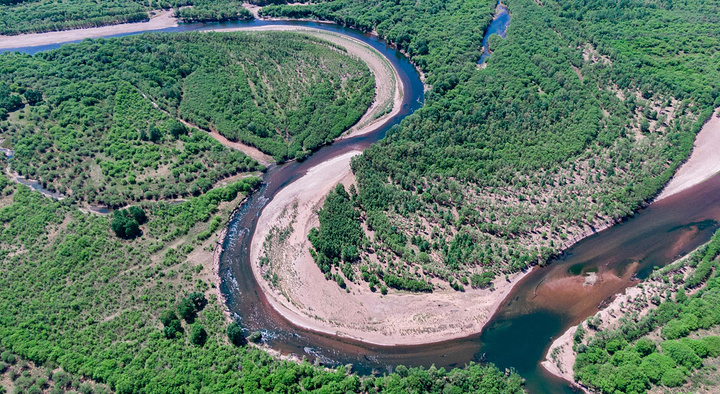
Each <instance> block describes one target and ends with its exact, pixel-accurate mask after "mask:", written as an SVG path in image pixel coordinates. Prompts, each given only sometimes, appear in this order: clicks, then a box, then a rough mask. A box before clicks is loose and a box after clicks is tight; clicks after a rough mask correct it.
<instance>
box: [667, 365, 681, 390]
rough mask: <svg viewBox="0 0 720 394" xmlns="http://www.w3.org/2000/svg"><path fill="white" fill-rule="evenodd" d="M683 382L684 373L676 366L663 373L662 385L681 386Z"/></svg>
mask: <svg viewBox="0 0 720 394" xmlns="http://www.w3.org/2000/svg"><path fill="white" fill-rule="evenodd" d="M683 383H685V374H684V373H683V372H682V371H681V370H679V369H677V368H673V369H671V370H669V371H667V372H665V373H664V374H663V377H662V384H663V386H667V387H678V386H681V385H682V384H683Z"/></svg>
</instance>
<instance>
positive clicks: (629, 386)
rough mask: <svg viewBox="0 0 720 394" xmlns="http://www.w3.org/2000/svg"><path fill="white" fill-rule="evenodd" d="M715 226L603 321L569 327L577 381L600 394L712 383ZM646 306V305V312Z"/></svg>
mask: <svg viewBox="0 0 720 394" xmlns="http://www.w3.org/2000/svg"><path fill="white" fill-rule="evenodd" d="M718 256H720V232H718V233H716V234H715V236H714V237H713V239H712V240H711V241H710V243H709V244H707V245H705V246H704V247H702V248H701V249H700V250H698V251H696V252H694V253H693V254H692V255H691V256H690V258H688V259H687V260H681V261H679V262H677V263H675V264H672V265H670V266H667V267H665V268H662V269H659V270H656V272H655V273H654V274H653V277H651V278H650V280H648V281H645V282H643V283H642V284H641V285H640V286H642V288H643V290H646V291H644V292H643V293H642V294H639V295H637V296H636V297H635V298H634V299H630V300H629V301H628V303H627V305H626V306H624V307H623V309H621V310H619V311H617V312H615V313H617V314H618V315H619V316H620V318H619V324H618V325H617V326H616V327H615V326H613V327H611V328H610V327H605V325H604V323H605V322H603V321H602V319H600V318H599V316H591V317H589V318H588V319H587V321H586V322H585V323H584V324H582V325H581V326H579V328H578V330H577V331H576V333H575V337H574V339H575V344H574V347H573V349H574V351H575V352H577V358H576V360H575V365H574V371H575V379H576V380H577V381H579V382H581V383H582V384H584V385H587V386H588V387H590V388H592V389H595V390H597V391H599V392H602V393H615V392H618V391H620V392H623V393H644V392H646V391H648V390H650V389H652V388H654V387H658V386H659V387H681V389H682V390H685V391H694V390H697V389H700V388H702V387H708V386H717V385H718V384H720V381H718V380H717V372H715V369H716V366H717V362H718V361H720V336H717V334H718V326H720V311H718V308H717V305H718V302H720V275H719V274H718V272H719V271H718V268H719V267H720V266H719V265H718ZM648 309H649V310H648Z"/></svg>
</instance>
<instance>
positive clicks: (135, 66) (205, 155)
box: [0, 32, 374, 207]
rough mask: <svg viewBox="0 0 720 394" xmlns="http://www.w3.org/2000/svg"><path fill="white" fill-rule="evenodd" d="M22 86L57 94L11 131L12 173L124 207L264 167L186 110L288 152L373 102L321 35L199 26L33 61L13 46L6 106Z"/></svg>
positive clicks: (363, 74)
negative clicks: (211, 31)
mask: <svg viewBox="0 0 720 394" xmlns="http://www.w3.org/2000/svg"><path fill="white" fill-rule="evenodd" d="M280 64H282V65H283V67H281V68H280V71H278V65H280ZM317 81H321V82H317ZM11 86H12V87H15V86H17V87H18V88H17V90H18V91H21V90H24V91H25V92H27V90H26V89H29V88H30V87H32V89H33V90H40V91H42V92H43V95H44V97H45V100H44V101H42V102H40V103H38V104H36V105H34V106H31V107H30V108H29V109H27V110H26V111H25V112H27V113H28V115H27V116H25V118H24V119H21V120H20V119H17V120H13V121H11V122H9V123H7V124H2V125H0V132H2V134H3V138H4V139H6V141H7V142H11V143H12V147H13V148H14V150H15V157H14V159H13V160H12V162H11V166H12V169H13V170H15V171H17V172H18V173H19V174H21V175H24V176H26V177H28V178H30V179H37V180H39V181H40V183H41V184H42V185H43V186H44V187H46V188H47V189H49V190H51V191H60V192H62V193H63V194H71V195H72V196H73V198H74V199H83V200H86V201H88V202H91V203H100V204H103V205H108V206H111V207H118V206H123V205H126V204H128V203H130V202H137V201H143V200H158V199H173V198H178V197H187V196H196V195H199V194H202V193H205V192H207V191H208V190H209V189H211V188H212V187H213V185H215V184H217V182H219V181H221V180H223V179H226V178H228V177H230V176H233V175H236V174H239V173H242V172H248V171H256V170H262V169H263V167H262V166H260V165H258V163H257V162H256V161H255V160H253V159H251V158H249V157H248V156H246V155H245V154H243V153H242V152H239V151H237V150H234V149H231V148H227V147H223V146H222V145H221V144H220V143H219V142H217V141H216V140H215V139H213V138H211V137H210V136H208V135H207V134H206V133H204V132H201V131H198V130H197V129H194V128H193V129H190V130H188V128H187V127H186V126H185V125H183V124H182V123H181V122H180V121H179V120H178V119H177V118H178V117H179V118H184V119H186V120H188V121H191V122H193V123H195V124H196V125H198V126H199V127H202V128H204V129H205V130H211V129H213V130H217V131H218V132H219V133H221V134H223V135H224V136H225V137H227V138H229V139H230V140H232V141H242V142H244V143H247V144H251V145H255V146H257V147H258V148H259V149H261V150H263V151H266V152H269V153H271V154H273V155H274V156H276V157H277V158H279V159H285V158H288V157H291V155H294V153H295V151H297V150H303V151H309V150H312V149H315V148H317V147H319V146H320V145H322V144H325V143H327V142H329V141H331V140H332V139H334V138H335V137H337V136H338V135H339V134H340V133H342V132H343V131H344V130H345V129H347V128H348V127H350V125H352V124H353V123H355V122H356V121H357V120H358V119H359V118H360V116H361V115H362V113H364V111H365V110H366V109H367V107H368V106H369V104H370V102H371V101H372V98H373V90H374V79H373V78H372V77H371V75H370V72H369V70H368V68H367V66H365V65H364V64H363V63H362V62H360V61H359V60H357V59H353V58H350V57H349V56H347V55H346V54H344V53H343V52H342V51H340V50H338V49H337V48H336V47H335V46H333V45H331V44H329V43H327V42H324V41H321V40H319V39H315V38H309V37H306V36H301V35H297V34H289V33H273V32H267V33H261V34H244V33H242V34H241V33H225V34H209V33H208V34H205V33H194V34H173V35H157V34H154V35H144V36H142V37H140V36H132V37H123V38H118V39H109V40H98V41H86V42H82V43H79V44H73V45H66V46H63V47H62V48H61V49H58V50H55V51H49V52H43V53H40V54H38V55H35V56H33V57H30V56H27V55H21V54H17V53H5V54H2V56H0V105H4V104H2V103H3V97H5V96H7V100H5V101H7V102H8V105H7V106H6V107H7V108H6V109H5V112H11V110H14V109H15V108H16V107H17V105H16V104H17V103H16V101H17V100H20V102H21V97H20V96H19V95H18V94H17V93H13V92H12V91H10V87H11ZM250 86H252V87H253V88H252V89H251V88H250ZM11 104H12V105H11ZM3 108H5V106H4V107H3ZM7 142H6V143H7Z"/></svg>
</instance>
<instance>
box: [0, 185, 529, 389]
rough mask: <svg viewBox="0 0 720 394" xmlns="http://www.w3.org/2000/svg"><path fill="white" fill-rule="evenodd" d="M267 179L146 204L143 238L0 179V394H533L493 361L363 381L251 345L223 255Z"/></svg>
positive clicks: (401, 369) (413, 370)
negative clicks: (228, 298) (243, 209)
mask: <svg viewBox="0 0 720 394" xmlns="http://www.w3.org/2000/svg"><path fill="white" fill-rule="evenodd" d="M259 183H260V180H259V178H247V179H244V180H242V181H239V182H236V183H232V184H230V185H228V186H226V187H223V188H216V189H213V190H212V191H210V192H209V193H206V194H203V195H201V196H198V197H191V198H190V199H189V200H188V201H186V202H183V203H178V204H170V203H166V202H162V201H160V202H154V201H148V202H143V203H141V204H140V207H141V208H142V210H143V211H144V212H145V213H146V215H147V217H146V219H147V222H145V223H144V224H143V225H141V229H142V235H140V236H139V237H137V238H134V239H132V240H124V239H121V238H118V237H116V236H115V234H114V233H113V232H112V230H111V228H110V227H111V221H112V215H109V216H101V215H96V214H90V213H83V212H81V211H80V210H78V209H77V207H76V205H75V204H74V203H72V202H70V201H69V200H67V199H66V200H63V201H57V200H54V199H50V198H47V197H44V196H42V195H41V194H40V193H37V192H34V191H31V190H30V189H29V188H27V187H25V186H23V185H18V184H15V183H13V182H10V181H8V180H7V179H6V178H4V177H2V176H0V196H1V197H0V207H1V208H0V223H1V224H2V225H1V226H0V271H1V272H3V275H0V309H2V311H3V313H2V314H0V392H5V388H7V389H8V390H10V387H13V390H18V391H17V392H30V393H38V392H52V393H62V392H67V391H79V392H83V393H107V392H116V393H136V392H145V393H168V392H179V391H182V392H264V391H274V392H279V393H296V392H299V391H313V392H323V393H347V392H365V393H378V392H387V393H402V392H429V393H447V392H457V391H460V392H467V391H471V390H480V391H482V392H496V393H521V392H523V380H522V379H521V378H520V377H519V376H518V375H517V374H515V373H506V372H503V371H500V370H498V369H497V368H495V367H493V366H491V365H482V366H481V365H477V364H471V365H469V366H468V367H467V368H465V369H453V370H445V369H438V368H435V367H431V368H428V369H420V368H405V367H402V366H399V367H397V368H396V369H395V371H394V372H393V373H388V374H385V375H383V376H368V377H360V376H358V375H356V374H353V373H352V372H351V371H350V369H349V368H346V367H339V368H335V369H324V368H318V367H317V366H314V365H312V364H311V363H309V362H307V361H304V362H302V363H296V362H291V361H281V360H279V359H277V358H275V357H273V356H271V355H269V354H268V353H267V352H265V351H263V350H261V349H258V348H257V347H255V346H254V345H249V344H247V340H246V339H245V337H246V336H247V337H252V335H251V333H248V332H246V331H245V330H242V331H240V330H238V325H237V323H234V322H233V323H230V324H228V323H227V319H226V317H225V316H224V315H223V312H222V309H221V308H222V305H221V301H220V300H219V299H218V298H217V296H216V295H217V289H216V288H215V283H214V281H213V274H212V252H213V250H214V248H215V243H216V239H217V234H218V230H219V229H221V228H223V227H224V226H225V223H226V221H227V218H228V215H229V214H230V212H231V211H232V210H233V209H234V208H235V207H236V206H237V205H238V204H239V202H240V200H241V199H242V198H243V196H244V195H246V194H247V193H249V192H251V190H253V189H254V188H256V187H258V186H259ZM208 232H209V233H210V235H208ZM8 382H9V383H8ZM6 384H8V386H6ZM13 392H15V391H13Z"/></svg>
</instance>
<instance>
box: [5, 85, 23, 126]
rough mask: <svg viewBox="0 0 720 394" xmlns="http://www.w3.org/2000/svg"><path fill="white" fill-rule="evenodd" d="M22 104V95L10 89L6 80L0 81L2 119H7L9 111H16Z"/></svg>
mask: <svg viewBox="0 0 720 394" xmlns="http://www.w3.org/2000/svg"><path fill="white" fill-rule="evenodd" d="M21 105H22V98H21V97H20V95H18V94H16V93H13V92H12V91H10V87H9V86H8V85H7V84H6V83H5V82H0V120H2V119H5V116H6V115H7V113H8V112H12V111H15V110H16V109H18V108H20V106H21Z"/></svg>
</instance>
